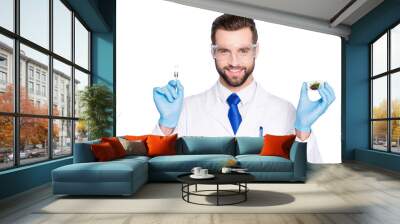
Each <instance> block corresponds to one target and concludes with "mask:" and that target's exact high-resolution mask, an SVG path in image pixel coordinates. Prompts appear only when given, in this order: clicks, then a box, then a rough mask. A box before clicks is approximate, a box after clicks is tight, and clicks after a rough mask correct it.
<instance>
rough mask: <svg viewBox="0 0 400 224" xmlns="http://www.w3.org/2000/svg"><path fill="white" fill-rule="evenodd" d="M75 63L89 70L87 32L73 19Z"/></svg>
mask: <svg viewBox="0 0 400 224" xmlns="http://www.w3.org/2000/svg"><path fill="white" fill-rule="evenodd" d="M75 62H76V64H78V65H80V66H81V67H83V68H85V69H89V32H88V31H87V30H86V28H85V27H84V26H83V25H82V23H81V22H80V21H79V20H78V19H77V18H75Z"/></svg>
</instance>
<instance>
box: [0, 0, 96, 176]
mask: <svg viewBox="0 0 400 224" xmlns="http://www.w3.org/2000/svg"><path fill="white" fill-rule="evenodd" d="M14 2H17V3H18V2H19V6H20V7H17V8H15V9H16V10H19V12H17V13H15V14H14ZM67 4H68V2H66V1H62V0H35V1H32V0H18V1H14V0H0V11H1V13H0V26H1V27H2V28H5V29H7V30H8V31H10V32H8V31H6V32H4V31H3V30H4V29H0V84H2V83H6V85H7V87H6V88H3V89H2V88H1V87H2V86H1V85H0V126H1V128H0V170H3V169H11V168H15V167H19V166H23V165H26V164H32V163H38V162H42V161H46V160H49V159H53V158H59V157H63V156H70V155H72V152H73V144H74V141H75V138H74V136H76V133H75V132H76V130H82V129H79V128H78V129H77V128H76V124H77V123H78V121H79V116H74V113H73V111H74V107H73V105H74V101H75V95H74V94H75V92H76V91H75V92H73V90H74V88H70V87H72V86H73V83H82V84H79V85H80V86H81V85H83V83H85V81H84V80H83V81H82V80H81V79H82V77H81V75H79V74H80V73H82V74H85V75H86V78H87V80H89V77H90V75H91V71H90V69H89V65H90V59H89V55H90V54H89V52H90V40H89V37H90V31H89V30H88V29H87V27H86V25H85V24H84V23H83V22H82V21H81V20H80V19H79V18H78V17H77V15H76V14H75V12H74V11H73V10H72V9H71V7H70V6H69V5H67ZM50 15H52V17H50ZM17 16H19V18H17ZM14 21H19V23H17V24H15V26H17V27H16V29H15V31H19V33H16V32H14ZM50 24H52V27H49V26H50ZM75 26H77V27H75ZM74 27H75V30H73V28H74ZM74 33H75V35H73V34H74ZM50 34H51V35H50ZM50 38H52V39H50ZM14 43H18V45H19V46H18V48H17V49H19V51H15V48H14V47H15V46H14ZM50 43H53V44H52V46H50ZM72 43H76V44H75V45H73V44H72ZM73 46H75V47H73ZM14 52H15V53H16V54H18V55H17V56H18V58H19V61H18V64H19V68H18V69H17V72H18V73H17V74H15V72H14V68H15V65H16V62H15V61H14V58H15V57H14V56H15V55H13V54H14ZM72 55H76V57H75V58H76V60H75V58H72ZM49 62H52V63H49ZM75 73H78V77H77V78H76V79H75V80H74V77H75V76H74V74H75ZM15 75H16V76H17V78H18V80H19V88H18V89H19V94H16V93H14V89H15V88H14V78H13V77H14V76H15ZM51 81H53V82H52V85H50V84H51ZM61 84H62V86H61ZM85 85H89V82H88V81H86V84H85ZM50 86H52V87H53V89H50ZM61 90H62V91H61ZM14 96H19V97H18V98H17V99H15V98H14ZM60 96H61V99H59V98H60ZM51 99H52V100H51ZM57 101H58V102H57ZM60 101H63V103H62V105H60V104H57V103H60ZM52 102H53V105H50V104H51V103H52ZM15 105H17V108H19V111H18V112H16V111H14V107H15ZM5 112H6V113H5ZM14 129H17V130H18V131H17V132H16V133H15V134H14ZM32 133H34V134H32ZM80 134H81V133H80ZM84 134H85V133H84ZM82 136H83V138H84V137H85V135H82ZM17 140H18V141H17ZM14 143H16V144H15V145H14ZM14 152H16V153H15V155H14Z"/></svg>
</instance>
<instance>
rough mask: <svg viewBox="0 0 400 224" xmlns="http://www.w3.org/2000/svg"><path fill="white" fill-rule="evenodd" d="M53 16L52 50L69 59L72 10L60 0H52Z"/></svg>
mask: <svg viewBox="0 0 400 224" xmlns="http://www.w3.org/2000/svg"><path fill="white" fill-rule="evenodd" d="M53 17H54V21H53V38H54V40H53V51H54V52H55V53H57V54H59V55H61V56H63V57H65V58H67V59H68V60H71V48H72V45H71V35H72V24H71V18H72V12H71V11H70V10H69V9H68V8H67V7H66V6H65V5H64V4H63V3H62V2H61V1H60V0H53Z"/></svg>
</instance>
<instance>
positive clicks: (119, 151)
mask: <svg viewBox="0 0 400 224" xmlns="http://www.w3.org/2000/svg"><path fill="white" fill-rule="evenodd" d="M101 142H108V143H110V145H111V146H112V148H113V149H114V152H115V155H116V156H117V158H121V157H124V156H126V151H125V149H124V146H122V144H121V142H120V141H119V139H118V138H116V137H111V138H101Z"/></svg>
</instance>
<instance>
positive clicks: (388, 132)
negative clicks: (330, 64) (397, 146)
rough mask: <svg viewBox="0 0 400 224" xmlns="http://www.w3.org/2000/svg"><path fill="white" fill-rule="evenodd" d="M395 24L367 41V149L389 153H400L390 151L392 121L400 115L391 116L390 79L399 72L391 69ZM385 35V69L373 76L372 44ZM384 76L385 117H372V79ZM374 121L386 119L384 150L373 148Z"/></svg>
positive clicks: (397, 69)
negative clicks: (392, 37)
mask: <svg viewBox="0 0 400 224" xmlns="http://www.w3.org/2000/svg"><path fill="white" fill-rule="evenodd" d="M396 26H400V21H397V22H395V23H394V24H392V25H391V26H390V27H389V28H387V29H386V30H385V31H384V32H383V33H381V34H380V35H378V36H377V37H376V38H375V39H373V40H372V41H371V42H370V43H368V50H369V51H368V53H369V71H368V74H369V78H368V79H369V80H368V81H369V149H370V150H373V151H380V152H386V153H391V154H396V155H398V154H400V152H393V151H392V125H391V124H392V121H396V120H400V117H392V98H391V92H392V85H391V79H392V76H393V75H396V73H398V72H400V67H398V68H394V69H391V51H392V47H391V31H392V29H393V28H395V27H396ZM385 34H386V35H387V38H386V46H387V52H386V57H387V62H386V71H385V72H382V73H380V74H376V75H375V76H374V74H373V72H374V70H373V44H374V43H376V41H378V40H379V39H380V38H381V37H383V36H384V35H385ZM382 77H386V87H387V88H386V90H387V92H386V97H387V105H386V110H387V113H386V117H385V118H373V93H374V92H373V90H374V88H373V81H374V80H375V79H378V78H382ZM374 121H386V129H387V130H386V135H387V138H386V151H383V150H379V149H376V148H374V142H373V141H374V138H373V137H374V136H373V134H374V133H373V125H372V123H373V122H374Z"/></svg>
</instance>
